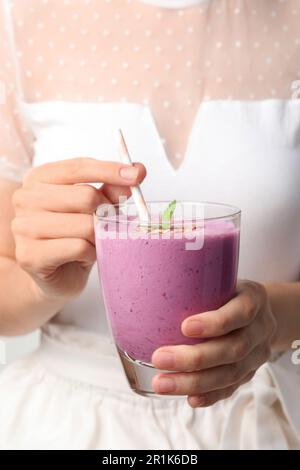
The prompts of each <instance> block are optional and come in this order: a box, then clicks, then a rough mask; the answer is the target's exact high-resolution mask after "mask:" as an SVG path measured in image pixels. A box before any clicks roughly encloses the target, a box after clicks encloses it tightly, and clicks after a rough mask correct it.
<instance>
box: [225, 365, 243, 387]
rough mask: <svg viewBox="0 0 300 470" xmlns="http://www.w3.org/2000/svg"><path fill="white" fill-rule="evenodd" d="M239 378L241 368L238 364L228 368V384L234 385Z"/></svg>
mask: <svg viewBox="0 0 300 470" xmlns="http://www.w3.org/2000/svg"><path fill="white" fill-rule="evenodd" d="M240 377H241V366H240V364H239V363H238V362H236V363H234V364H230V365H229V366H228V383H232V384H233V383H236V382H238V381H239V380H240Z"/></svg>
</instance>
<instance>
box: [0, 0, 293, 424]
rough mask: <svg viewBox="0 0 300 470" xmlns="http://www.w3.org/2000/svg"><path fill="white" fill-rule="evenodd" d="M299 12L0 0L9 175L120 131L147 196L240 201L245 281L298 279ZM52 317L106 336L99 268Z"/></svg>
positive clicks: (223, 2)
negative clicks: (139, 167)
mask: <svg viewBox="0 0 300 470" xmlns="http://www.w3.org/2000/svg"><path fill="white" fill-rule="evenodd" d="M299 17H300V8H299V2H298V0H286V1H284V2H283V1H279V0H274V1H273V2H272V4H271V2H262V1H261V0H242V1H236V0H215V1H213V0H212V1H205V0H204V1H200V0H198V1H197V0H185V1H184V0H177V1H176V0H173V1H171V0H170V1H167V0H161V1H159V0H144V1H139V0H127V1H126V0H114V1H110V0H105V1H97V2H96V1H87V0H68V1H62V0H51V1H42V0H27V1H26V2H23V1H22V0H11V1H4V0H1V1H0V36H1V41H0V64H1V68H0V80H1V82H0V100H1V99H2V98H3V99H2V104H1V105H0V136H1V138H0V175H1V176H2V177H4V178H7V179H11V180H15V181H21V180H22V175H23V174H24V171H26V169H27V168H28V167H30V166H31V165H34V166H36V165H41V164H44V163H47V162H54V161H57V160H61V159H68V158H73V157H77V156H89V157H94V158H98V159H105V160H110V159H111V160H118V157H117V152H116V142H115V140H114V135H115V130H116V129H118V128H120V127H121V128H122V129H123V131H124V134H125V135H126V140H127V141H128V146H129V149H130V152H131V154H132V156H133V158H134V159H135V160H137V161H141V162H143V163H144V164H145V165H146V167H147V169H148V177H147V179H146V181H145V182H144V184H143V191H144V194H145V196H146V198H147V199H150V200H153V199H156V200H157V199H174V198H176V199H186V200H210V201H216V202H224V203H229V204H233V205H235V206H239V207H240V208H241V209H242V213H243V217H242V234H241V256H240V271H239V275H240V277H241V278H249V279H253V280H257V281H295V280H299V273H300V243H299V240H300V192H299V188H300V100H299V99H298V97H299V95H300V93H299V90H300V87H299V85H300V83H299V79H300V35H299ZM2 39H4V40H2ZM4 98H5V99H4ZM54 321H55V322H59V323H62V324H67V325H75V326H77V327H79V328H82V329H84V330H87V331H93V332H96V333H98V334H101V335H105V336H106V335H107V334H108V329H107V323H106V320H105V313H104V305H103V300H102V296H101V291H100V286H99V281H98V277H97V273H96V268H95V269H94V270H93V271H92V273H91V275H90V279H89V282H88V284H87V286H86V288H85V290H84V292H83V293H82V295H81V296H80V297H79V298H78V299H76V300H74V301H72V302H70V303H69V304H68V305H67V306H66V307H65V309H64V311H63V312H61V313H60V314H59V315H58V317H56V318H55V319H54ZM285 361H286V364H288V363H289V359H288V358H287V359H285ZM287 370H288V366H284V368H281V369H280V370H279V373H278V376H279V375H280V374H282V377H283V379H282V380H281V383H284V382H286V377H285V376H284V373H285V371H287ZM287 373H289V372H287ZM290 373H291V374H293V371H291V372H290ZM297 380H299V377H298V379H297ZM293 390H294V389H292V388H291V387H290V389H289V390H288V389H286V390H285V392H286V394H287V396H288V397H289V398H288V399H287V400H286V403H287V407H289V406H291V408H290V415H291V416H294V418H295V420H297V423H298V424H296V425H298V426H299V427H300V416H298V415H297V413H295V412H294V411H295V409H293V406H294V405H295V399H294V398H295V397H293V393H294V395H295V391H294V392H293ZM298 414H299V413H298Z"/></svg>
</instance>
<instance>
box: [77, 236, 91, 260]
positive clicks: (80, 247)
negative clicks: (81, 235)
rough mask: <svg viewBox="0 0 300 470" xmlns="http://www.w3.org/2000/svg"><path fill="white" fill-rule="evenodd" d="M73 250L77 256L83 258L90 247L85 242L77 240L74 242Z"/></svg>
mask: <svg viewBox="0 0 300 470" xmlns="http://www.w3.org/2000/svg"><path fill="white" fill-rule="evenodd" d="M75 249H76V252H77V254H78V256H81V257H85V256H86V255H87V254H88V253H89V251H90V246H89V243H88V242H87V241H86V240H83V239H79V240H76V245H75Z"/></svg>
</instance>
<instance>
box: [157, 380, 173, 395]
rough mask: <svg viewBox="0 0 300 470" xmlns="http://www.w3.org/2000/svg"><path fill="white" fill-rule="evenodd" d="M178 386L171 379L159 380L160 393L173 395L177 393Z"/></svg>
mask: <svg viewBox="0 0 300 470" xmlns="http://www.w3.org/2000/svg"><path fill="white" fill-rule="evenodd" d="M175 388H176V384H175V381H174V380H173V379H171V378H170V377H161V378H160V379H159V380H158V393H172V392H175Z"/></svg>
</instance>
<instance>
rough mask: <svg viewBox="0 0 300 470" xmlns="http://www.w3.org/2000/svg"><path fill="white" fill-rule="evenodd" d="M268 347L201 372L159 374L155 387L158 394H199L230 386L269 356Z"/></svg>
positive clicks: (154, 383)
mask: <svg viewBox="0 0 300 470" xmlns="http://www.w3.org/2000/svg"><path fill="white" fill-rule="evenodd" d="M267 349H268V347H267V346H266V345H263V346H259V347H257V348H256V349H254V351H253V352H252V353H251V354H249V356H248V357H247V358H246V359H245V360H243V361H239V362H236V363H234V364H228V365H222V366H217V367H213V368H211V369H206V370H204V371H200V372H186V373H174V374H173V373H172V374H171V373H170V374H159V375H156V376H155V377H154V379H153V383H152V386H153V389H154V390H155V392H156V393H158V394H167V395H199V394H203V393H207V392H210V391H213V390H220V389H222V388H225V387H230V386H231V385H234V384H236V383H238V382H239V381H241V380H243V379H244V378H245V377H246V375H248V374H249V373H250V372H252V371H254V370H256V369H257V368H258V367H260V366H261V365H262V364H263V363H264V362H265V361H266V360H267V359H268V357H269V352H268V351H267Z"/></svg>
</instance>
